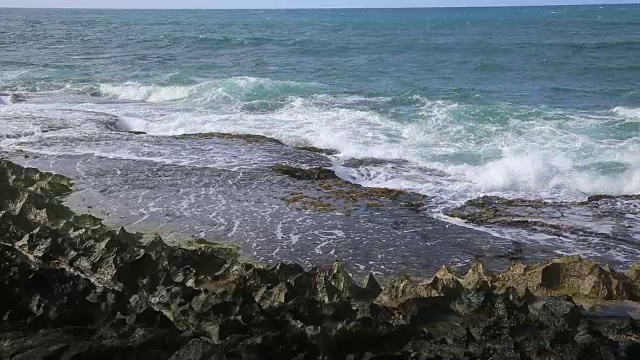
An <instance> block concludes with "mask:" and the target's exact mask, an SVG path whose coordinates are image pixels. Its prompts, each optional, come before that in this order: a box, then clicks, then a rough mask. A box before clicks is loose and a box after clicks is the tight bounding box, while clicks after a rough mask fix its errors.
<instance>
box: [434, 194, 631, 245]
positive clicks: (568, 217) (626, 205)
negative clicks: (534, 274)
mask: <svg viewBox="0 0 640 360" xmlns="http://www.w3.org/2000/svg"><path fill="white" fill-rule="evenodd" d="M445 214H446V215H448V216H451V217H455V218H460V219H463V220H465V221H468V222H470V223H474V224H480V225H483V226H490V227H491V228H493V229H496V230H499V229H521V230H524V231H527V232H530V233H534V234H536V233H537V234H539V235H540V236H544V237H547V238H549V239H553V238H556V239H565V240H573V245H574V250H575V252H576V253H578V254H581V255H585V256H592V255H594V254H606V253H609V254H615V255H616V256H618V257H635V256H637V254H638V253H640V250H639V247H640V242H639V241H638V239H640V226H639V225H638V224H640V221H639V220H640V196H638V195H624V196H612V195H594V196H590V197H589V198H588V199H587V200H586V201H575V202H549V201H540V200H526V199H505V198H501V197H495V196H485V197H481V198H477V199H473V200H469V201H467V202H466V203H465V204H464V205H462V206H460V207H457V208H453V209H448V210H447V211H445ZM622 249H624V250H622ZM592 257H597V256H592Z"/></svg>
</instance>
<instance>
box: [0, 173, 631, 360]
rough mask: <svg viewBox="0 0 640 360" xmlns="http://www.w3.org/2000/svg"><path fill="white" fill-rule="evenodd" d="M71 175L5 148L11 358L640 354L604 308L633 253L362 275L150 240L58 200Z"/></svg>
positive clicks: (2, 239)
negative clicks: (10, 156)
mask: <svg viewBox="0 0 640 360" xmlns="http://www.w3.org/2000/svg"><path fill="white" fill-rule="evenodd" d="M281 170H283V171H290V169H281ZM295 174H297V173H294V175H295ZM298 175H299V174H298ZM71 188H72V182H71V179H69V178H66V177H63V176H60V175H54V174H51V173H46V172H40V171H38V170H36V169H30V168H23V167H21V166H18V165H16V164H14V163H11V162H9V161H0V274H1V275H0V276H2V282H0V292H2V296H1V297H0V315H1V319H2V320H1V322H0V324H1V325H0V358H2V359H84V358H93V359H102V358H104V359H176V360H177V359H243V358H247V359H638V358H640V343H639V341H640V328H638V324H637V323H636V321H635V320H634V319H633V318H632V317H631V315H630V314H627V313H625V312H620V311H619V312H617V313H615V314H611V313H607V312H604V311H603V310H602V309H603V306H610V305H611V304H617V305H620V304H626V305H628V306H629V307H633V306H632V305H635V304H637V303H636V302H637V301H638V300H640V268H638V267H632V268H631V269H630V270H629V272H628V273H626V274H625V273H621V272H616V271H615V270H613V269H612V268H610V267H609V266H607V265H599V264H597V263H594V262H590V261H587V260H584V259H581V258H578V257H568V258H562V259H558V260H551V261H548V262H546V263H542V264H538V265H529V266H525V265H522V264H513V265H512V266H511V267H510V268H509V269H508V270H506V271H503V272H499V273H492V272H491V271H489V270H488V269H486V268H485V267H484V266H483V265H482V264H480V263H476V264H474V265H473V266H472V267H471V269H470V270H469V271H468V273H467V274H466V275H461V274H460V275H459V274H456V273H455V272H454V271H453V270H452V269H450V268H447V267H443V268H442V269H441V270H440V271H438V272H437V273H436V274H435V276H434V277H433V278H432V279H429V280H422V279H417V278H412V277H409V276H404V275H403V276H399V277H397V278H395V279H393V280H390V281H388V283H386V284H384V285H381V284H379V283H378V281H377V280H376V279H375V278H374V277H373V276H369V277H368V278H367V279H366V280H365V281H364V282H363V283H362V284H359V283H358V282H356V281H354V280H353V279H352V277H351V276H350V275H349V273H348V272H347V271H346V270H345V267H344V265H343V264H342V263H340V262H336V263H335V264H333V265H332V266H327V267H323V266H320V267H315V268H312V269H305V268H303V267H302V266H300V265H296V264H286V263H280V264H276V265H270V266H266V265H259V264H253V263H248V262H243V261H241V260H239V259H238V258H237V255H236V254H235V253H234V252H233V251H229V249H226V248H225V247H223V246H222V247H221V246H218V245H214V244H208V243H206V242H193V243H191V244H190V245H189V246H188V247H172V246H169V245H167V244H165V243H164V242H163V240H162V239H161V238H159V237H155V238H154V239H153V240H152V241H149V242H146V243H145V242H143V241H142V239H143V237H142V235H141V234H133V233H129V232H127V231H126V230H125V229H123V228H120V229H111V228H108V227H107V226H105V225H103V223H102V222H101V220H100V219H98V218H96V217H93V216H90V215H80V214H76V213H74V212H73V211H71V210H70V209H69V208H67V207H66V206H64V205H63V204H62V202H61V200H60V197H62V196H65V195H67V194H69V193H70V192H71Z"/></svg>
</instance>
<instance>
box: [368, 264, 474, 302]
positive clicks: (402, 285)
mask: <svg viewBox="0 0 640 360" xmlns="http://www.w3.org/2000/svg"><path fill="white" fill-rule="evenodd" d="M462 289H463V286H462V283H461V282H460V280H459V279H458V278H457V277H456V274H455V272H454V271H453V270H452V269H451V268H449V267H447V266H443V267H442V268H441V269H440V270H439V271H438V272H437V273H436V274H435V276H434V277H433V278H432V279H431V280H429V281H421V280H417V279H414V278H411V277H410V276H408V275H406V274H405V275H401V276H400V277H398V278H396V279H394V280H392V281H390V282H389V283H388V284H387V286H386V288H385V289H384V290H383V292H382V294H381V295H380V298H379V299H378V300H379V301H380V302H382V303H384V304H388V305H397V304H399V303H402V302H404V301H406V300H407V299H410V298H416V297H425V298H426V297H435V296H446V297H452V296H457V295H458V294H459V293H460V292H461V291H462Z"/></svg>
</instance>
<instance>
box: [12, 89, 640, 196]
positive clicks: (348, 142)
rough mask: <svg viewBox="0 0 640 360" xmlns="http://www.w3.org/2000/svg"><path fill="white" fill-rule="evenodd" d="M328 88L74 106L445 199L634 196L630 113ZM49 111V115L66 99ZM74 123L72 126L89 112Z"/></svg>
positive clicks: (161, 93) (191, 93) (145, 93)
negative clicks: (289, 155)
mask: <svg viewBox="0 0 640 360" xmlns="http://www.w3.org/2000/svg"><path fill="white" fill-rule="evenodd" d="M326 90H327V88H326V87H325V86H323V85H321V84H313V83H297V82H292V81H276V80H270V79H265V78H253V77H233V78H228V79H218V80H208V81H203V82H200V83H197V84H193V85H161V84H155V85H154V84H148V85H145V84H140V83H134V82H128V83H122V84H102V85H99V91H100V93H101V94H102V95H103V96H106V97H108V98H112V99H116V100H118V101H109V102H106V103H100V102H98V103H85V104H82V105H80V106H78V105H74V106H73V109H74V110H78V109H81V110H85V111H86V110H90V111H99V112H103V113H106V114H111V115H113V116H114V117H115V118H117V121H116V124H115V125H114V128H116V129H119V130H133V131H143V132H146V133H149V134H152V135H177V134H184V133H205V132H230V133H252V134H259V135H265V136H270V137H275V138H278V139H281V140H283V141H284V142H286V143H288V144H290V145H313V146H317V147H321V148H330V149H335V150H338V151H339V154H338V155H337V156H336V157H335V161H336V166H338V167H339V168H340V171H342V172H343V173H344V174H346V175H347V176H351V177H352V178H354V179H356V181H357V182H360V183H362V184H364V185H371V186H386V187H396V188H405V189H410V190H414V191H420V192H423V193H426V194H429V195H433V194H438V195H439V196H441V197H443V198H446V199H447V200H451V201H462V200H466V199H468V198H471V197H475V196H478V195H483V194H495V195H502V196H518V197H527V198H540V197H544V198H552V199H581V198H584V196H585V195H587V194H597V193H606V194H630V193H640V156H632V155H631V154H638V153H640V151H639V150H640V148H639V147H640V145H639V143H638V139H640V126H634V124H636V123H638V121H637V119H639V118H640V113H639V110H638V109H636V108H630V107H617V108H615V109H612V110H610V111H606V112H578V111H567V110H558V109H549V108H537V107H526V106H516V105H510V104H491V105H483V104H464V103H457V102H452V101H442V100H438V101H433V100H430V99H426V98H424V97H421V96H417V95H415V96H408V97H407V96H404V97H372V96H366V95H353V94H349V95H347V94H340V93H331V92H328V91H326ZM120 100H122V101H120ZM15 106H17V105H14V106H12V107H15ZM23 106H29V105H23ZM48 106H49V110H46V111H48V112H49V113H50V114H52V113H56V112H55V111H53V112H52V110H56V109H57V108H58V107H60V106H63V105H62V104H50V105H48ZM64 106H67V105H64ZM67 107H68V106H67ZM45 108H46V106H45ZM19 109H22V107H20V106H18V107H16V111H19ZM41 110H42V111H45V110H44V108H43V109H37V111H41ZM397 114H400V115H397ZM15 116H16V117H19V116H22V115H20V114H19V113H16V115H15ZM29 116H33V115H29ZM65 116H67V115H61V116H60V117H61V119H62V118H64V117H65ZM22 117H24V116H22ZM78 119H80V120H78ZM78 119H76V120H74V122H73V123H81V121H82V120H81V119H87V115H86V114H78ZM39 126H44V125H43V124H39ZM124 146H126V144H125V145H124ZM173 156H177V157H179V156H181V155H180V152H179V151H176V152H175V153H174V155H173ZM370 158H376V159H381V160H383V161H374V162H372V161H369V162H366V161H365V162H364V163H363V164H361V165H360V166H357V167H353V166H349V164H350V163H353V161H352V159H370ZM176 161H179V159H176Z"/></svg>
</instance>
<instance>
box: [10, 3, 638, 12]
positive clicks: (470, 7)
mask: <svg viewBox="0 0 640 360" xmlns="http://www.w3.org/2000/svg"><path fill="white" fill-rule="evenodd" d="M612 5H613V6H615V5H640V3H638V2H619V3H589V4H566V3H555V4H538V5H526V4H518V5H476V6H471V5H442V6H440V5H432V6H398V7H359V6H344V7H336V6H329V7H273V8H257V7H256V8H250V7H246V8H233V7H219V8H196V7H193V8H177V7H176V8H174V7H166V8H145V7H130V8H123V7H111V8H110V7H65V6H61V7H36V6H34V7H23V6H2V5H0V9H18V10H343V9H352V10H376V9H377V10H386V9H476V8H503V7H514V8H518V7H549V6H612Z"/></svg>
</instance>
